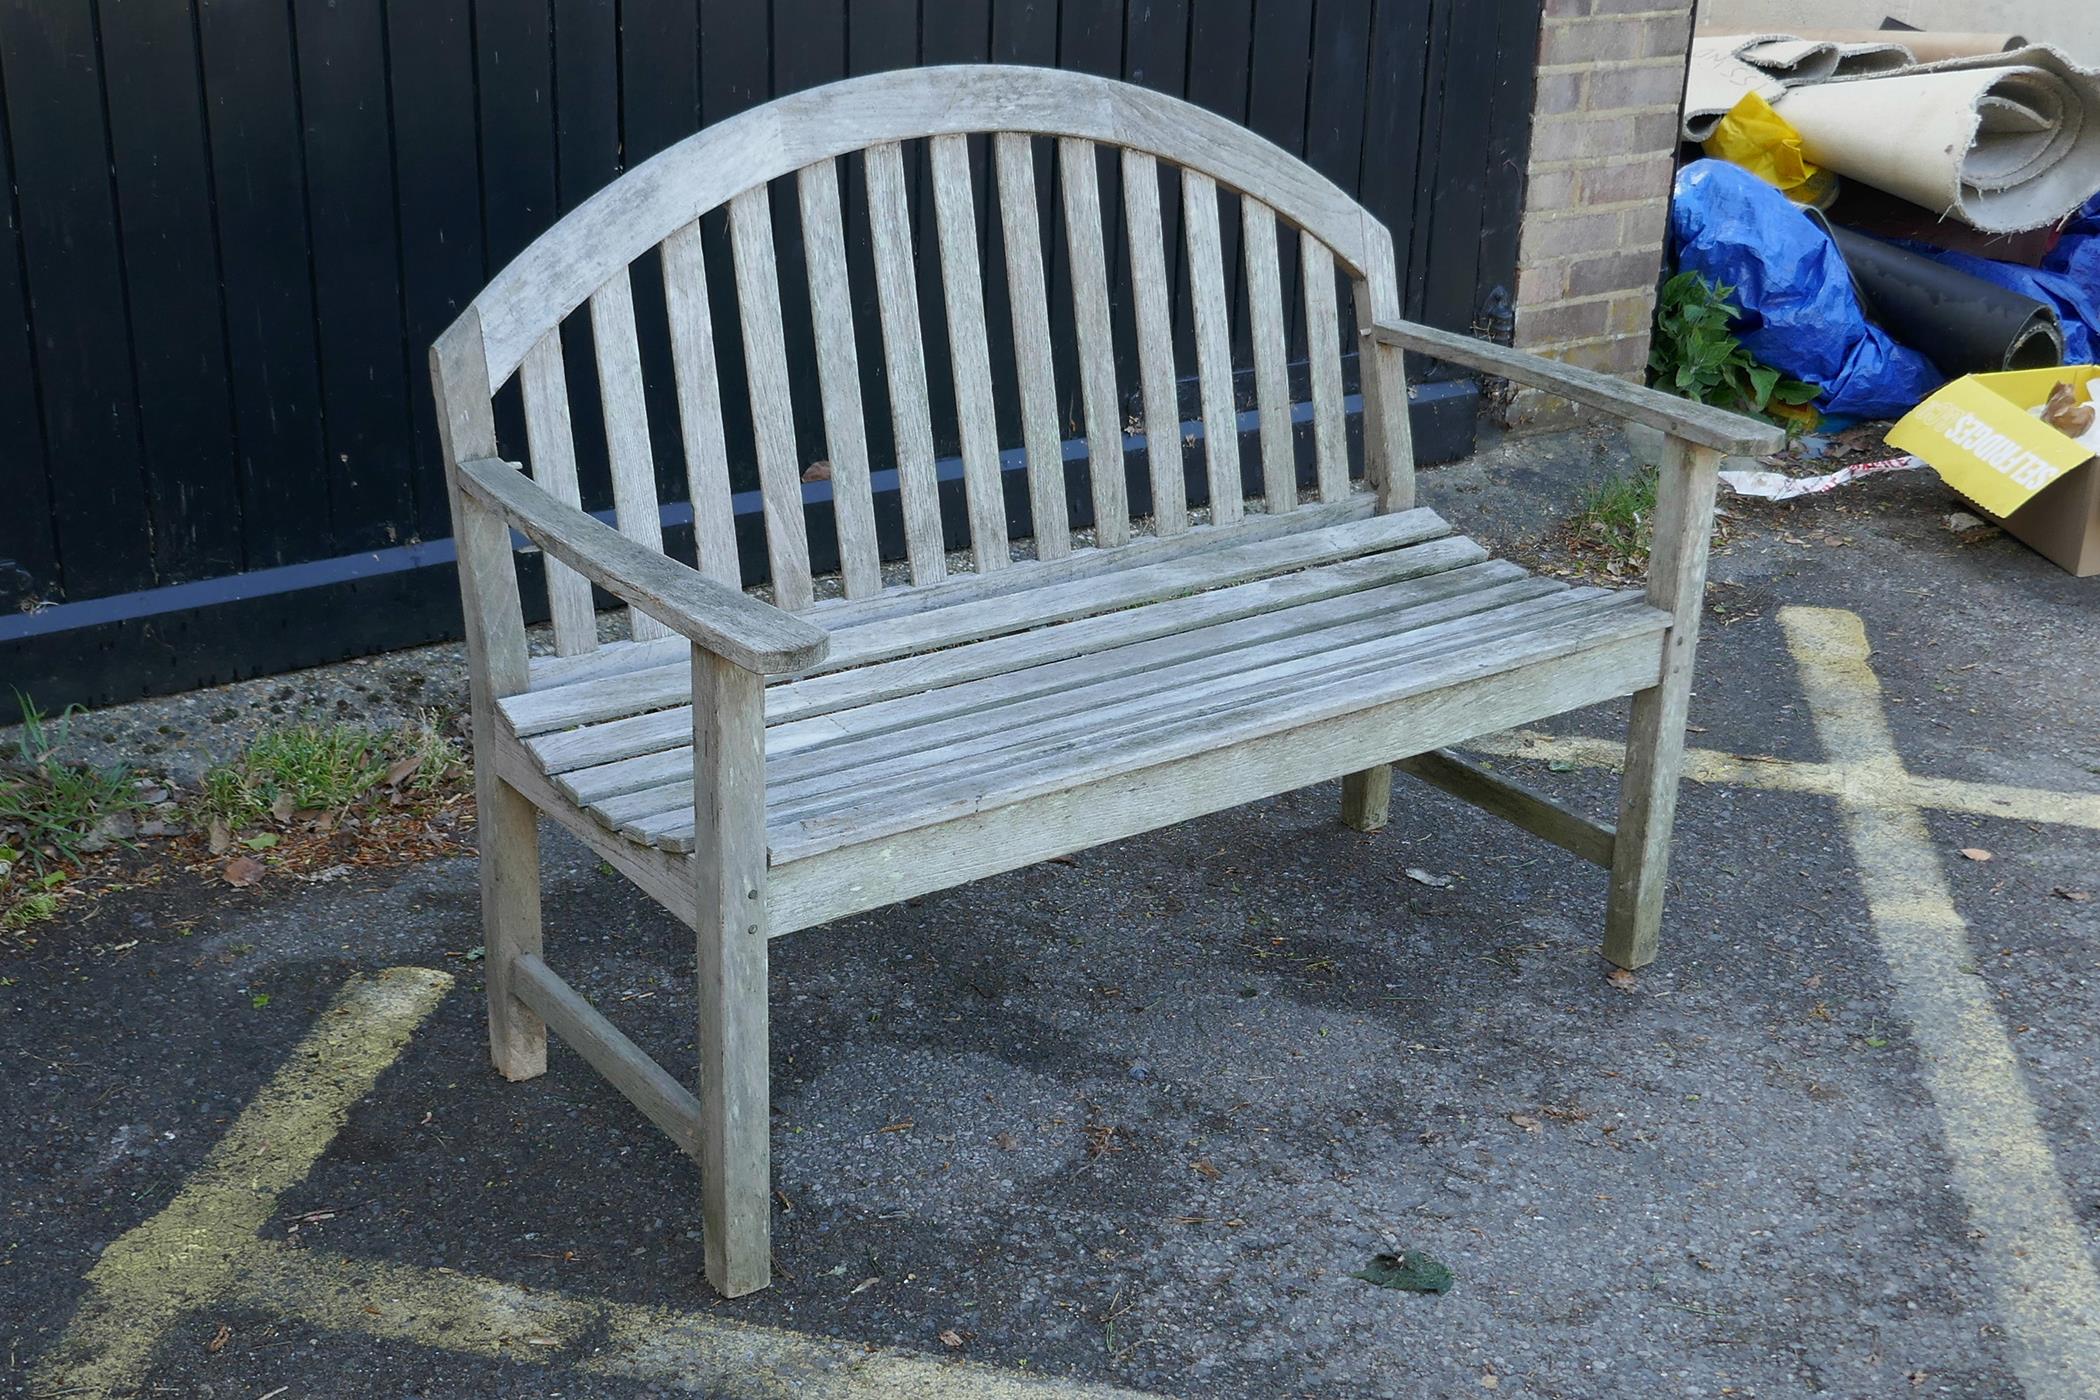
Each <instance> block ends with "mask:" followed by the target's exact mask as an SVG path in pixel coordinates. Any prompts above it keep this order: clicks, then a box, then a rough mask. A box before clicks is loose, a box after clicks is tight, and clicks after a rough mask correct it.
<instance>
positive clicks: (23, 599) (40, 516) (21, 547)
mask: <svg viewBox="0 0 2100 1400" xmlns="http://www.w3.org/2000/svg"><path fill="white" fill-rule="evenodd" d="M4 130H5V127H4V126H0V131H4ZM10 134H11V133H10ZM11 144H12V142H11V141H9V140H0V192H4V193H5V195H6V200H7V202H6V204H5V206H4V208H5V210H6V216H7V223H6V227H5V228H0V442H4V443H6V444H7V456H6V461H7V464H8V468H9V471H8V477H7V480H8V487H7V489H8V491H9V493H10V497H11V499H10V502H9V506H10V508H9V509H7V510H4V511H0V608H5V609H7V610H8V611H9V612H15V611H23V610H27V609H29V608H30V607H32V606H34V605H35V604H37V603H40V602H46V601H49V602H57V601H58V599H59V594H60V591H61V589H60V579H59V568H58V540H57V537H56V536H55V535H54V534H53V522H52V518H51V478H50V463H49V460H48V458H47V456H46V454H45V451H44V428H43V422H42V420H41V418H40V417H39V415H38V412H37V395H36V360H35V356H34V354H33V352H32V346H31V327H30V324H29V302H28V300H27V299H26V298H25V297H24V295H23V290H22V242H21V237H20V232H21V218H20V216H19V214H18V213H17V212H16V209H15V205H14V189H15V181H14V167H13V165H12V164H11V162H10V160H9V157H8V148H9V146H10V145H11Z"/></svg>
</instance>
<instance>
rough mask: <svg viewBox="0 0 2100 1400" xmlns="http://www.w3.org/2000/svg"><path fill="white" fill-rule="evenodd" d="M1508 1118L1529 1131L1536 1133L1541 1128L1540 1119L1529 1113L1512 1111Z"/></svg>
mask: <svg viewBox="0 0 2100 1400" xmlns="http://www.w3.org/2000/svg"><path fill="white" fill-rule="evenodd" d="M1508 1118H1509V1121H1510V1122H1512V1123H1514V1124H1516V1125H1517V1126H1518V1127H1520V1128H1522V1129H1523V1130H1524V1131H1525V1132H1527V1133H1535V1132H1537V1131H1538V1130H1539V1127H1540V1124H1539V1120H1538V1119H1536V1118H1534V1117H1532V1116H1531V1115H1530V1114H1528V1113H1512V1114H1509V1115H1508Z"/></svg>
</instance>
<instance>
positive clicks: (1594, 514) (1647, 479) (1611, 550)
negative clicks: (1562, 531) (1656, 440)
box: [1568, 467, 1655, 574]
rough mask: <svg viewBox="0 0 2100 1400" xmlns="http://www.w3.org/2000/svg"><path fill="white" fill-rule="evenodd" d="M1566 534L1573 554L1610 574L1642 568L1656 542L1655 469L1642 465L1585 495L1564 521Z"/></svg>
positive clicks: (1605, 482) (1646, 562)
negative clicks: (1639, 468) (1566, 524)
mask: <svg viewBox="0 0 2100 1400" xmlns="http://www.w3.org/2000/svg"><path fill="white" fill-rule="evenodd" d="M1568 533H1569V536H1570V543H1571V545H1572V546H1573V548H1574V550H1575V552H1576V553H1577V554H1580V555H1582V556H1584V557H1585V558H1587V559H1589V560H1590V561H1591V562H1593V563H1595V564H1597V565H1598V566H1600V567H1601V568H1602V569H1603V570H1604V571H1605V572H1606V573H1608V574H1625V573H1638V572H1640V571H1641V570H1642V569H1645V568H1646V567H1647V566H1648V551H1649V549H1650V547H1651V546H1652V545H1653V544H1654V540H1655V469H1654V468H1653V467H1644V468H1642V469H1641V470H1640V471H1637V472H1635V473H1634V474H1633V475H1631V476H1615V477H1612V478H1611V479H1610V480H1608V481H1602V482H1599V483H1597V484H1596V485H1593V486H1591V487H1590V488H1589V489H1588V490H1586V491H1584V492H1583V494H1582V502H1581V504H1580V505H1579V506H1577V507H1576V510H1575V514H1574V515H1572V516H1570V517H1569V518H1568Z"/></svg>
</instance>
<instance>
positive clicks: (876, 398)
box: [839, 0, 919, 471]
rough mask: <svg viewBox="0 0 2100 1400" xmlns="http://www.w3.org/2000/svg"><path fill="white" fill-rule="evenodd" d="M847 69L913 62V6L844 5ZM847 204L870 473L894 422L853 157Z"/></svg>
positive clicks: (861, 189) (908, 155)
mask: <svg viewBox="0 0 2100 1400" xmlns="http://www.w3.org/2000/svg"><path fill="white" fill-rule="evenodd" d="M846 43H847V50H846V70H847V72H849V73H851V74H853V75H855V76H858V75H860V74H862V73H883V72H888V71H890V70H892V69H897V68H910V67H912V66H913V65H914V64H916V63H917V62H918V60H919V5H918V0H846ZM918 154H919V153H918V151H917V150H916V149H915V148H913V147H911V146H907V147H906V148H905V152H904V172H905V188H906V189H907V190H909V189H911V188H912V182H913V180H914V179H915V177H916V172H917V170H918ZM839 182H840V186H839V187H840V190H841V193H842V195H843V197H844V199H845V204H846V266H847V273H848V277H849V279H850V280H851V282H852V284H853V333H854V343H855V345H856V346H857V347H858V348H859V350H860V396H861V403H862V404H863V405H864V406H865V408H866V411H867V417H868V461H869V465H870V466H871V467H872V468H874V469H875V470H877V471H880V470H882V469H884V468H887V467H893V466H895V465H896V463H897V445H896V437H895V428H894V419H893V418H892V417H891V410H890V386H889V379H888V376H887V372H886V367H887V354H888V352H887V350H886V349H885V348H884V346H883V343H882V308H881V304H880V303H879V302H878V301H877V299H876V292H875V254H874V245H873V244H872V242H871V241H870V236H869V233H868V190H867V183H866V177H865V173H864V166H863V162H862V160H861V158H860V157H858V156H854V157H852V158H850V159H848V160H847V161H846V163H845V164H844V165H842V166H840V167H839Z"/></svg>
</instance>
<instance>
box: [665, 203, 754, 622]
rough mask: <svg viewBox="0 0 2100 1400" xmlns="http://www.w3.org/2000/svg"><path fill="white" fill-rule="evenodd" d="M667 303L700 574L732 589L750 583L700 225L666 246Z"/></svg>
mask: <svg viewBox="0 0 2100 1400" xmlns="http://www.w3.org/2000/svg"><path fill="white" fill-rule="evenodd" d="M663 265H664V306H665V310H666V311H667V312H668V314H669V316H670V322H671V374H672V380H673V382H674V384H675V385H676V387H677V390H678V431H679V436H680V440H681V441H682V442H683V443H684V445H685V474H686V485H687V489H688V490H689V492H690V493H691V500H692V503H693V545H694V553H695V557H696V558H697V560H698V562H699V568H700V572H701V573H703V574H706V575H707V576H708V577H709V578H711V579H713V580H715V581H716V582H717V583H726V584H728V585H729V586H730V587H732V588H741V587H743V585H744V575H743V569H742V567H741V565H740V563H739V561H738V558H737V547H736V503H735V501H734V499H733V496H732V493H731V489H730V484H729V451H728V447H727V444H726V443H725V442H724V440H723V436H722V374H721V367H720V365H719V364H718V363H717V361H716V359H715V328H714V315H713V311H712V310H711V308H710V307H709V305H708V295H707V264H706V258H705V254H704V251H703V249H702V247H701V238H700V225H699V223H698V222H697V221H695V222H693V223H687V224H680V225H679V226H678V227H677V228H675V229H673V230H671V234H670V236H669V237H668V238H666V239H664V243H663Z"/></svg>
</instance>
